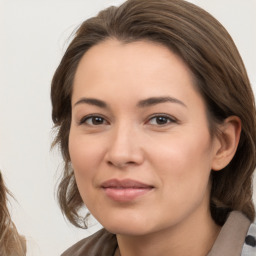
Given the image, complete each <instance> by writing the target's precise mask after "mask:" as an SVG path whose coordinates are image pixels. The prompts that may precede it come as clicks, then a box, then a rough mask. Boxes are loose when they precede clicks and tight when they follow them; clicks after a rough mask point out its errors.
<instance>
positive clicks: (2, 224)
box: [0, 172, 26, 256]
mask: <svg viewBox="0 0 256 256" xmlns="http://www.w3.org/2000/svg"><path fill="white" fill-rule="evenodd" d="M7 195H10V196H11V193H10V192H9V190H8V189H7V188H6V186H5V184H4V180H3V177H2V174H1V172H0V255H1V256H25V255H26V246H25V239H24V237H23V236H20V235H19V234H18V231H17V229H16V227H15V225H14V223H13V222H12V220H11V216H10V213H9V210H8V207H7V201H8V198H7Z"/></svg>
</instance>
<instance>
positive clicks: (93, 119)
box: [80, 116, 107, 125]
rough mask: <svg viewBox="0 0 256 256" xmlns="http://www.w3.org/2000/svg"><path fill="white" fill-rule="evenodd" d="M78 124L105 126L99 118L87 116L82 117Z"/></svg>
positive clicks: (104, 122)
mask: <svg viewBox="0 0 256 256" xmlns="http://www.w3.org/2000/svg"><path fill="white" fill-rule="evenodd" d="M80 124H87V125H102V124H107V121H106V120H105V119H104V118H103V117H101V116H89V117H84V118H83V119H82V120H81V121H80Z"/></svg>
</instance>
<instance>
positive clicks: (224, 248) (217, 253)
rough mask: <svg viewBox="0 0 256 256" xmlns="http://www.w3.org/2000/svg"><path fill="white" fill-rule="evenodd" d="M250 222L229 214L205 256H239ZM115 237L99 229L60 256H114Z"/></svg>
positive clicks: (233, 213) (237, 213)
mask: <svg viewBox="0 0 256 256" xmlns="http://www.w3.org/2000/svg"><path fill="white" fill-rule="evenodd" d="M249 226H250V221H249V220H248V219H247V218H246V217H245V216H244V215H243V214H242V213H240V212H237V211H234V212H231V213H230V215H229V217H228V219H227V221H226V223H225V224H224V225H223V227H222V229H221V231H220V233H219V236H218V237H217V239H216V241H215V243H214V245H213V247H212V249H211V251H210V252H209V253H208V255H207V256H241V253H242V248H243V245H244V240H245V237H246V234H247V231H248V229H249ZM117 247H118V244H117V240H116V236H115V235H114V234H111V233H109V232H108V231H106V230H105V229H101V230H100V231H98V232H96V233H95V234H93V235H92V236H89V237H87V238H85V239H83V240H81V241H80V242H78V243H76V244H75V245H73V246H72V247H70V248H69V249H68V250H67V251H65V252H64V253H63V254H62V255H61V256H114V254H115V251H116V248H117Z"/></svg>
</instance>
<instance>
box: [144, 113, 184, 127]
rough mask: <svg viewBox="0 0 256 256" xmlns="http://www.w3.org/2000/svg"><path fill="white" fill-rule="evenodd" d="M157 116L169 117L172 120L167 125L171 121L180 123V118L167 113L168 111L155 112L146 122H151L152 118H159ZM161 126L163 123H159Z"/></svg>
mask: <svg viewBox="0 0 256 256" xmlns="http://www.w3.org/2000/svg"><path fill="white" fill-rule="evenodd" d="M157 117H164V118H167V119H169V120H170V122H168V123H166V124H165V125H167V124H169V123H178V122H179V121H178V119H177V118H175V117H173V116H172V115H169V114H166V113H155V114H152V115H150V116H149V117H148V118H147V121H146V123H149V122H150V120H152V119H153V118H157ZM159 126H161V125H159ZM162 126H164V124H163V125H162Z"/></svg>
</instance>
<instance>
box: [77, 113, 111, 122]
mask: <svg viewBox="0 0 256 256" xmlns="http://www.w3.org/2000/svg"><path fill="white" fill-rule="evenodd" d="M93 117H100V118H102V119H104V121H105V122H107V124H109V121H108V120H107V118H106V117H105V116H104V115H102V114H97V113H94V114H89V115H85V116H83V117H82V118H81V119H79V121H78V125H83V124H85V122H86V121H87V120H88V119H89V118H93Z"/></svg>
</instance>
